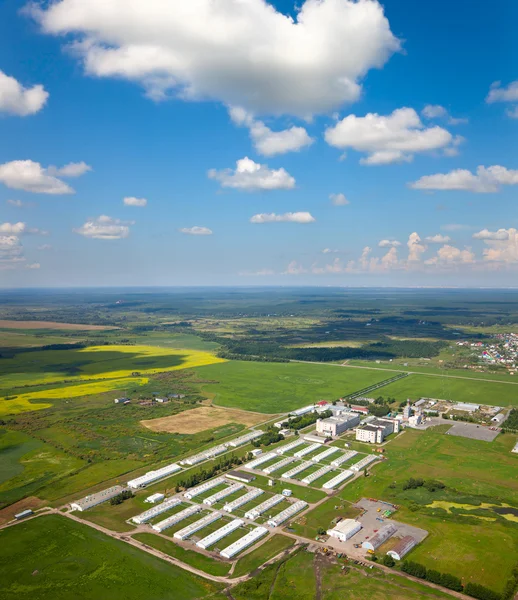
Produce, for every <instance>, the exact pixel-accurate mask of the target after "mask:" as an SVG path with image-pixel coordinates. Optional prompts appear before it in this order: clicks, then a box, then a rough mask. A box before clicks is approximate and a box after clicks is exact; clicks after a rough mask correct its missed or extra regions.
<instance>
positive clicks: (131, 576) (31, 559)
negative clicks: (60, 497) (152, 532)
mask: <svg viewBox="0 0 518 600" xmlns="http://www.w3.org/2000/svg"><path fill="white" fill-rule="evenodd" d="M29 548H30V551H28V549H29ZM0 581H2V598H3V599H4V600H25V599H27V600H29V599H31V600H33V599H34V598H38V600H47V599H48V600H70V598H84V599H87V598H106V597H107V596H109V597H110V598H112V599H113V600H118V599H119V598H120V599H124V600H142V598H160V599H161V600H169V599H170V600H179V599H180V598H181V599H182V600H195V599H199V598H206V597H210V595H211V594H213V593H215V592H217V591H219V590H220V589H221V586H219V585H218V584H215V583H212V582H209V581H207V580H204V579H201V578H199V577H196V576H194V575H192V574H190V573H188V572H186V571H184V570H182V569H179V568H176V567H174V566H173V565H170V564H168V563H166V562H163V561H161V560H159V559H158V558H155V557H154V556H150V555H148V554H146V553H145V552H141V551H140V550H138V549H136V548H132V547H131V546H128V545H127V544H124V543H123V542H120V541H118V540H114V539H112V538H109V537H107V536H105V535H104V534H102V533H100V532H98V531H95V530H94V529H91V528H89V527H87V526H85V525H81V524H79V523H74V522H72V521H70V520H68V519H66V518H65V517H61V516H58V515H50V516H44V517H39V518H37V519H33V520H31V521H28V522H26V523H22V524H20V525H17V526H15V527H11V528H8V529H5V530H2V531H0Z"/></svg>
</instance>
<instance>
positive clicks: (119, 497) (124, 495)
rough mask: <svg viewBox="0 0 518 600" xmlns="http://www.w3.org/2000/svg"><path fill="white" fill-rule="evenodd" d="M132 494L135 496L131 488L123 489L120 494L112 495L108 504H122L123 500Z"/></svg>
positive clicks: (131, 496)
mask: <svg viewBox="0 0 518 600" xmlns="http://www.w3.org/2000/svg"><path fill="white" fill-rule="evenodd" d="M134 496H135V494H134V493H133V492H132V491H131V490H124V491H123V492H121V493H120V494H117V496H114V497H113V498H112V499H111V500H110V504H111V505H112V506H117V504H122V503H123V502H124V500H128V499H129V498H133V497H134Z"/></svg>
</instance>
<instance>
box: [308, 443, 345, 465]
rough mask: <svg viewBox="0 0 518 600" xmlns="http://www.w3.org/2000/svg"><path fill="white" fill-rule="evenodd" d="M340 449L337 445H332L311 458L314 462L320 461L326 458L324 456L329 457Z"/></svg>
mask: <svg viewBox="0 0 518 600" xmlns="http://www.w3.org/2000/svg"><path fill="white" fill-rule="evenodd" d="M339 451H340V448H336V446H331V447H330V448H327V450H324V451H323V452H320V453H319V454H316V455H315V456H313V457H312V458H311V460H312V461H313V462H316V463H318V462H320V461H321V460H324V458H328V457H329V456H331V455H332V454H335V453H336V452H339Z"/></svg>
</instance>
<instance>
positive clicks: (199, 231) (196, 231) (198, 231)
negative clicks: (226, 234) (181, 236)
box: [180, 225, 212, 235]
mask: <svg viewBox="0 0 518 600" xmlns="http://www.w3.org/2000/svg"><path fill="white" fill-rule="evenodd" d="M180 231H181V233H186V234H187V235H212V229H209V228H208V227H198V226H197V225H195V226H194V227H183V228H182V229H180Z"/></svg>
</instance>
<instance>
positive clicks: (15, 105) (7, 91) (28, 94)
mask: <svg viewBox="0 0 518 600" xmlns="http://www.w3.org/2000/svg"><path fill="white" fill-rule="evenodd" d="M48 97H49V93H48V92H47V91H45V89H44V87H43V86H42V85H35V86H33V87H31V88H25V87H23V85H21V83H19V82H18V81H16V79H15V78H14V77H9V75H6V74H5V73H4V72H3V71H0V113H2V112H4V113H7V114H10V115H17V116H19V117H26V116H28V115H33V114H35V113H37V112H38V111H40V110H41V109H42V108H43V107H44V106H45V103H46V102H47V98H48Z"/></svg>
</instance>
